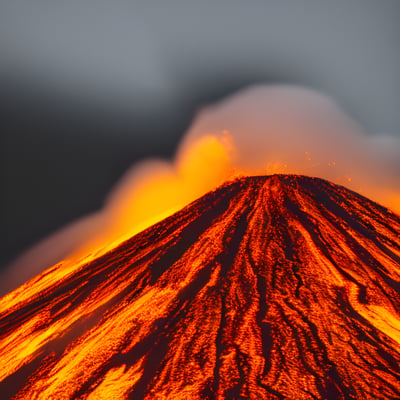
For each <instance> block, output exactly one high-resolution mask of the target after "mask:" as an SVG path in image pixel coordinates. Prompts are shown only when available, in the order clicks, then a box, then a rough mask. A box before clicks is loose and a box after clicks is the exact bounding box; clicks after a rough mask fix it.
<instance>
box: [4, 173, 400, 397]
mask: <svg viewBox="0 0 400 400" xmlns="http://www.w3.org/2000/svg"><path fill="white" fill-rule="evenodd" d="M64 268H65V265H64V264H62V263H60V264H58V265H56V266H54V267H53V268H51V269H50V270H49V271H46V272H44V273H42V274H41V275H40V276H38V277H36V278H34V279H33V280H32V281H31V282H29V283H28V284H26V285H23V286H22V287H21V288H19V289H17V290H16V291H15V292H13V293H11V294H10V295H8V296H5V297H4V298H3V299H1V300H0V310H1V311H0V329H1V331H0V332H1V336H0V362H1V365H2V370H1V376H0V380H1V382H0V393H2V399H3V398H4V399H7V398H11V397H12V398H13V399H38V400H39V399H46V400H47V399H77V398H79V399H111V398H112V399H142V398H144V399H163V398H171V399H172V398H173V399H182V400H183V399H232V398H248V399H282V398H287V399H293V400H295V399H296V400H297V399H315V398H317V399H327V398H329V399H354V400H356V399H357V400H358V399H361V398H362V399H375V398H383V399H393V398H397V397H398V396H399V393H400V373H399V371H400V316H399V314H398V310H400V294H399V287H400V218H399V217H398V216H396V215H395V214H394V213H392V212H390V211H389V210H387V209H385V208H384V207H381V206H379V205H377V204H376V203H374V202H372V201H370V200H368V199H366V198H365V197H362V196H360V195H358V194H356V193H354V192H352V191H350V190H348V189H345V188H343V187H341V186H337V185H334V184H332V183H329V182H327V181H324V180H320V179H317V178H307V177H304V176H296V175H274V176H270V177H247V178H240V179H238V180H236V181H234V182H232V183H228V184H224V185H223V186H222V187H220V188H219V189H217V190H215V191H212V192H210V193H209V194H207V195H206V196H203V197H201V198H200V199H198V200H197V201H195V202H193V203H191V204H190V205H189V206H187V207H185V208H184V209H182V210H181V211H179V212H177V213H176V214H174V215H172V216H170V217H168V218H167V219H165V220H163V221H161V222H159V223H158V224H156V225H154V226H152V227H150V228H148V229H146V230H145V231H143V232H141V233H139V234H138V235H136V236H134V237H132V238H131V239H129V240H127V241H125V242H124V243H122V244H120V245H119V246H117V247H116V248H114V249H112V250H111V251H110V252H108V253H106V254H104V255H102V256H100V257H98V258H96V259H94V260H91V259H90V258H88V259H87V262H86V263H85V262H83V263H81V264H79V265H78V266H75V268H70V269H69V272H68V274H65V273H64Z"/></svg>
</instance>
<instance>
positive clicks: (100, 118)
mask: <svg viewBox="0 0 400 400" xmlns="http://www.w3.org/2000/svg"><path fill="white" fill-rule="evenodd" d="M399 18H400V2H399V1H398V0H379V1H376V0H374V1H372V0H335V1H331V2H322V1H320V0H292V1H285V0H276V1H247V2H244V1H233V0H231V1H215V0H214V1H205V0H202V1H197V2H194V1H192V2H189V1H169V0H167V1H161V0H160V1H157V2H156V1H150V0H147V1H140V2H139V1H127V0H125V1H122V0H114V1H112V2H111V1H108V2H103V1H100V0H86V1H64V2H61V1H58V2H56V1H41V0H24V1H18V0H10V1H5V0H0V110H1V111H0V113H1V131H0V132H1V136H0V138H1V139H0V140H1V142H0V152H1V154H0V160H1V165H0V167H1V169H0V173H1V175H0V185H1V186H0V188H1V198H0V218H1V221H0V226H1V230H0V243H1V245H0V266H4V265H5V264H6V263H7V262H9V261H11V259H12V258H14V257H15V256H16V255H18V254H19V253H20V252H21V251H22V250H23V249H25V248H26V247H27V246H30V245H32V244H34V243H35V242H36V241H38V240H40V239H41V238H43V237H45V236H46V235H48V234H49V233H51V232H52V231H54V230H56V229H58V228H60V227H62V226H63V225H64V224H66V223H68V222H70V221H72V220H74V219H76V218H78V217H80V216H82V215H85V214H87V213H89V212H92V211H94V210H96V209H98V208H99V207H101V205H102V202H103V199H104V197H105V195H106V194H107V192H108V191H109V190H110V188H111V187H112V186H113V184H114V183H115V182H116V181H117V180H118V178H119V177H120V176H121V175H122V174H123V172H124V171H125V170H126V169H127V168H128V167H129V166H130V165H131V164H132V163H134V162H135V161H137V160H140V159H142V158H145V157H148V156H162V157H171V156H172V154H173V152H174V150H175V148H176V145H177V143H178V141H179V139H180V138H181V137H182V135H183V133H184V131H185V130H186V128H187V127H188V125H189V123H190V121H191V119H192V116H193V114H194V113H195V112H196V110H198V109H199V108H201V107H202V105H204V104H207V103H209V102H212V101H214V100H217V99H220V98H221V97H223V96H225V95H227V94H230V93H231V92H233V91H235V90H237V89H239V88H241V87H243V86H246V85H248V84H252V83H260V82H261V83H297V84H301V85H305V86H308V87H311V88H314V89H317V90H320V91H322V92H324V93H326V94H329V95H331V96H333V97H334V98H335V99H336V100H337V101H338V102H339V103H340V104H341V105H342V106H343V108H344V109H345V110H347V112H348V113H349V114H350V115H351V116H352V117H353V118H355V119H356V120H357V121H359V122H360V123H362V124H363V125H364V126H365V128H366V129H367V130H368V131H369V132H371V134H379V133H391V134H397V135H400V113H399V105H400V82H399V76H398V75H399V71H400V52H399V50H398V48H399V42H400V24H399V22H398V21H399Z"/></svg>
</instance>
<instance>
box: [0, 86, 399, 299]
mask: <svg viewBox="0 0 400 400" xmlns="http://www.w3.org/2000/svg"><path fill="white" fill-rule="evenodd" d="M274 173H288V174H289V173H295V174H304V175H309V176H316V177H320V178H325V179H328V180H330V181H332V182H334V183H337V184H341V185H343V186H346V187H348V188H350V189H353V190H355V191H357V192H359V193H361V194H363V195H365V196H367V197H369V198H371V199H372V200H375V201H377V202H378V203H381V204H382V205H385V206H387V207H388V208H390V209H392V210H393V211H395V212H397V213H400V139H398V138H395V137H393V136H389V135H382V134H380V135H372V134H368V133H367V132H365V131H364V130H363V128H362V127H361V126H360V125H358V124H357V123H356V122H355V121H353V120H352V119H351V118H350V117H349V116H347V115H346V114H345V113H344V112H343V111H342V110H341V109H340V108H339V106H338V105H336V104H335V103H334V102H333V101H332V100H331V99H330V98H328V97H326V96H324V95H322V94H319V93H317V92H315V91H313V90H309V89H305V88H302V87H296V86H283V85H279V86H261V85H260V86H254V87H250V88H247V89H245V90H242V91H240V92H239V93H236V94H234V95H232V96H230V97H228V98H226V99H223V100H222V101H219V102H218V103H216V104H212V105H209V106H207V107H205V108H204V109H202V110H201V111H200V112H199V113H198V115H197V116H196V117H195V119H194V121H193V123H192V125H191V126H190V128H189V129H188V131H187V133H186V134H185V135H184V137H183V140H182V142H181V144H180V146H179V148H178V150H177V152H176V155H175V157H174V159H173V160H172V161H171V162H169V161H165V160H147V161H144V162H142V163H139V164H138V165H135V166H133V167H132V168H131V169H130V170H129V171H127V173H126V174H125V175H124V176H123V177H122V179H121V180H120V182H119V183H118V184H117V185H116V187H115V189H114V190H113V191H112V193H111V194H110V195H109V197H108V198H107V199H106V202H105V206H104V208H103V210H102V211H101V212H98V213H97V214H95V215H93V216H90V218H87V219H86V220H83V221H78V222H77V223H75V224H73V225H71V226H69V227H68V228H67V229H65V230H64V231H61V232H59V233H57V235H56V236H53V237H52V238H50V239H46V240H45V241H44V242H43V243H41V244H40V245H39V246H37V247H36V248H35V249H33V250H31V251H29V252H28V253H26V254H25V255H23V256H22V257H21V258H19V259H18V260H17V261H16V262H15V263H14V264H13V265H12V266H11V269H10V270H9V274H11V275H9V276H8V278H7V277H6V279H3V281H5V282H6V284H5V285H6V287H4V288H2V289H3V292H6V291H8V290H10V289H11V288H12V287H15V286H16V285H17V284H20V283H22V282H23V281H24V280H26V279H27V278H29V277H31V276H33V275H35V274H37V273H38V272H40V271H41V270H43V269H44V268H46V267H49V266H51V265H52V264H54V263H56V262H58V261H60V259H62V258H65V254H69V256H68V257H67V259H68V260H75V261H76V260H77V259H78V258H81V257H84V256H85V255H86V254H88V253H92V256H94V255H98V254H101V253H104V252H105V251H106V250H107V249H110V248H112V247H113V246H114V245H115V244H116V243H118V242H120V241H122V240H124V239H126V238H128V237H130V236H131V235H133V234H135V233H137V232H139V231H140V230H142V229H144V228H146V227H147V226H150V225H151V224H153V223H155V222H157V221H159V220H161V219H162V218H164V217H166V216H168V215H170V214H172V213H173V212H174V211H177V210H179V209H180V208H182V207H183V206H185V205H187V204H188V203H190V202H191V201H193V200H195V199H196V198H198V197H199V196H201V195H203V194H204V193H206V192H208V191H210V190H212V189H214V188H215V187H217V186H218V185H220V184H222V183H223V182H225V181H227V180H231V179H234V178H235V177H237V176H242V175H267V174H274ZM50 247H51V248H52V254H49V251H48V249H49V248H50ZM11 276H12V277H11ZM16 276H18V282H17V281H16V278H15V277H16Z"/></svg>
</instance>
